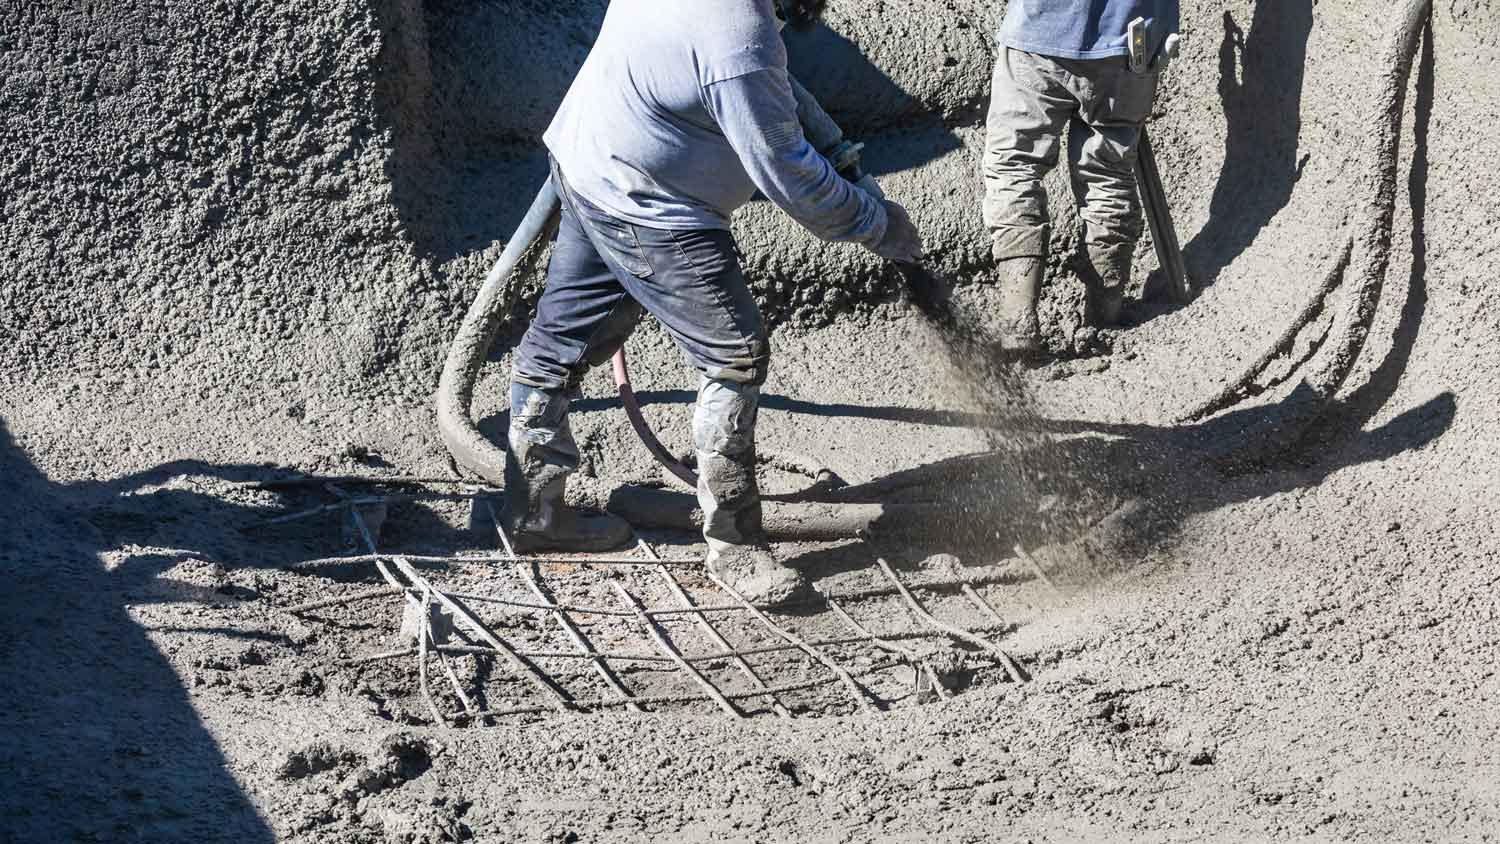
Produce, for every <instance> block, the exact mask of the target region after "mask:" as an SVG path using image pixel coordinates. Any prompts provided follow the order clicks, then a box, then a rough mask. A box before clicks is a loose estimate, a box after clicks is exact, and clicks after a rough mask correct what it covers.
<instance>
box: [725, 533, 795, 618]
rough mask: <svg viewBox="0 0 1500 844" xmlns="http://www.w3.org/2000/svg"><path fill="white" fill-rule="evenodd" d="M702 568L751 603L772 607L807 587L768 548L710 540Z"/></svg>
mask: <svg viewBox="0 0 1500 844" xmlns="http://www.w3.org/2000/svg"><path fill="white" fill-rule="evenodd" d="M703 567H704V568H706V569H708V572H709V574H712V575H713V576H714V577H717V578H718V579H720V580H722V581H724V583H725V584H727V585H728V586H729V588H730V589H733V590H734V591H735V592H738V593H739V594H740V596H741V597H743V598H744V599H745V600H747V601H749V602H750V603H752V604H776V603H780V602H782V601H785V600H787V599H789V598H791V597H793V596H795V595H796V594H797V593H799V592H801V591H802V590H803V589H805V588H807V580H806V579H805V578H804V577H803V576H802V572H799V571H797V570H796V569H794V568H792V567H790V566H788V565H786V564H784V563H782V562H781V561H779V560H777V559H776V557H775V555H773V554H772V553H771V549H770V547H769V546H767V545H764V544H756V545H730V544H728V543H724V542H718V541H715V540H710V541H709V543H708V556H707V557H706V558H705V559H704V560H703Z"/></svg>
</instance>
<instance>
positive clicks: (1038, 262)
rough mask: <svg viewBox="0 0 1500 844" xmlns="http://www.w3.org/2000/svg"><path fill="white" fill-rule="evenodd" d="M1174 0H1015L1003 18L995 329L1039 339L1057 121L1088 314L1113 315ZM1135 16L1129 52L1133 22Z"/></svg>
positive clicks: (995, 84)
mask: <svg viewBox="0 0 1500 844" xmlns="http://www.w3.org/2000/svg"><path fill="white" fill-rule="evenodd" d="M1177 13H1178V5H1177V0H1101V1H1100V2H1095V3H1079V2H1075V0H1010V5H1009V7H1008V8H1007V9H1006V14H1005V21H1004V23H1003V24H1002V25H1001V27H1000V35H999V42H1000V45H999V55H998V57H997V59H996V61H995V72H994V77H993V80H992V82H991V94H990V97H991V99H990V109H989V116H988V121H987V126H986V132H985V148H984V160H983V174H984V223H985V227H986V228H987V229H988V230H989V233H990V246H991V253H992V255H993V257H994V259H995V270H996V278H995V280H994V288H995V289H993V290H989V291H984V290H981V291H979V292H978V295H980V296H982V297H986V298H989V299H991V300H998V302H997V303H996V304H997V309H998V311H999V314H998V320H997V319H995V316H993V315H991V316H989V319H988V322H990V323H992V324H995V326H996V329H997V331H996V334H997V335H998V336H997V337H996V339H997V340H998V342H999V344H1000V345H1001V347H1002V348H1003V349H1005V350H1006V351H1011V352H1017V353H1031V352H1035V351H1036V350H1038V349H1039V348H1040V344H1041V334H1040V328H1039V326H1038V323H1037V316H1036V303H1037V294H1038V293H1039V292H1040V290H1041V284H1042V276H1043V273H1044V271H1045V269H1046V263H1047V262H1046V256H1047V244H1048V240H1049V238H1050V236H1051V218H1050V217H1049V215H1048V211H1047V193H1046V191H1045V190H1044V189H1043V187H1042V178H1043V177H1044V176H1045V175H1046V174H1047V173H1048V171H1050V170H1051V169H1052V168H1053V167H1055V166H1056V165H1057V156H1058V149H1059V147H1060V146H1061V141H1062V135H1063V129H1064V127H1067V129H1068V170H1069V175H1070V176H1071V181H1072V186H1073V195H1074V197H1075V198H1076V199H1077V202H1078V211H1079V215H1080V216H1081V217H1082V218H1083V227H1084V233H1083V244H1084V252H1085V254H1086V257H1087V262H1086V263H1087V266H1086V267H1085V269H1084V272H1083V281H1084V285H1085V289H1086V291H1087V298H1086V304H1085V313H1084V319H1085V321H1086V322H1087V323H1088V324H1089V325H1092V326H1094V327H1106V326H1112V325H1117V324H1118V323H1119V319H1120V306H1121V304H1122V301H1123V297H1124V293H1125V288H1126V285H1128V284H1129V282H1130V263H1131V256H1132V255H1133V253H1134V251H1135V245H1136V241H1138V240H1139V239H1140V236H1141V227H1142V221H1141V207H1140V200H1139V198H1138V197H1137V194H1136V184H1135V174H1134V172H1133V168H1134V164H1135V155H1136V145H1137V143H1138V142H1139V140H1140V137H1141V127H1142V125H1143V124H1144V123H1145V121H1146V117H1147V116H1148V115H1149V114H1150V112H1151V101H1152V99H1153V98H1154V96H1155V94H1156V80H1157V72H1158V70H1159V69H1160V68H1161V66H1162V65H1163V64H1164V63H1165V59H1164V58H1163V55H1164V53H1163V46H1164V45H1165V44H1166V42H1167V38H1168V36H1174V35H1176V33H1177ZM1137 19H1140V20H1141V25H1140V30H1139V41H1138V42H1137V43H1136V48H1135V55H1134V57H1132V43H1131V39H1130V34H1131V33H1130V26H1131V22H1132V21H1135V20H1137Z"/></svg>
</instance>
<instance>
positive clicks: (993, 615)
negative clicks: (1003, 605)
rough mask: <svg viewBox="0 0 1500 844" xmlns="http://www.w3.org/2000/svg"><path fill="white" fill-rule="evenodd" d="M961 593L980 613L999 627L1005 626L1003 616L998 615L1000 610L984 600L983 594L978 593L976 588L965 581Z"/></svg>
mask: <svg viewBox="0 0 1500 844" xmlns="http://www.w3.org/2000/svg"><path fill="white" fill-rule="evenodd" d="M963 593H964V595H965V596H966V597H967V598H968V599H969V603H971V604H973V605H974V606H975V607H976V608H977V609H978V610H979V612H980V613H982V614H984V616H985V617H986V618H988V619H989V620H990V621H993V622H994V623H995V624H997V625H999V626H1001V627H1004V626H1006V625H1005V618H1004V617H1003V616H1001V615H1000V612H999V611H998V610H996V609H995V608H994V607H992V606H990V602H989V601H986V600H985V599H984V596H983V595H981V594H979V590H978V589H975V588H974V587H972V586H970V585H969V584H967V583H965V584H964V585H963Z"/></svg>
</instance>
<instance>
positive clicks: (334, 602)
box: [284, 557, 635, 618]
mask: <svg viewBox="0 0 1500 844" xmlns="http://www.w3.org/2000/svg"><path fill="white" fill-rule="evenodd" d="M402 559H405V558H404V557H403V558H402ZM375 563H376V565H377V569H378V567H379V566H380V565H381V564H383V558H380V559H376V560H375ZM411 591H412V590H410V589H408V588H406V587H402V586H388V587H386V588H384V589H371V590H370V591H368V592H359V593H356V594H354V595H345V596H344V597H341V598H327V599H325V600H321V601H313V602H312V603H308V604H298V605H296V606H293V607H287V608H286V609H285V610H284V612H288V613H293V614H296V613H304V612H311V611H312V610H318V609H326V608H328V607H336V606H339V605H340V604H355V603H359V602H360V601H373V600H375V599H377V598H386V597H390V596H392V595H397V594H400V593H401V592H411ZM443 594H445V595H448V596H449V597H453V598H458V599H460V600H464V601H475V602H477V603H481V604H503V605H505V606H508V607H515V608H517V609H523V610H537V611H539V612H551V611H552V610H553V609H561V610H564V611H566V612H574V613H579V614H582V615H609V616H618V617H620V618H634V617H635V613H631V612H625V611H624V610H605V609H594V608H592V607H577V606H573V605H572V604H550V603H549V604H533V603H531V602H530V601H513V600H511V599H509V598H500V597H497V596H495V595H478V594H473V593H470V592H450V591H444V592H443Z"/></svg>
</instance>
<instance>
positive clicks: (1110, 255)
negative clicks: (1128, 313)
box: [1080, 243, 1135, 328]
mask: <svg viewBox="0 0 1500 844" xmlns="http://www.w3.org/2000/svg"><path fill="white" fill-rule="evenodd" d="M1084 251H1085V252H1086V253H1087V256H1088V260H1087V262H1086V266H1084V268H1083V272H1082V273H1081V274H1080V276H1081V278H1082V280H1083V290H1084V299H1083V321H1084V324H1085V325H1089V326H1091V327H1093V328H1113V327H1115V326H1117V325H1119V324H1120V311H1121V310H1122V308H1123V307H1124V304H1125V289H1126V288H1127V287H1129V286H1130V264H1131V260H1132V258H1133V257H1134V253H1135V244H1133V243H1115V244H1110V245H1108V246H1095V245H1089V246H1088V247H1086V248H1085V250H1084Z"/></svg>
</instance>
